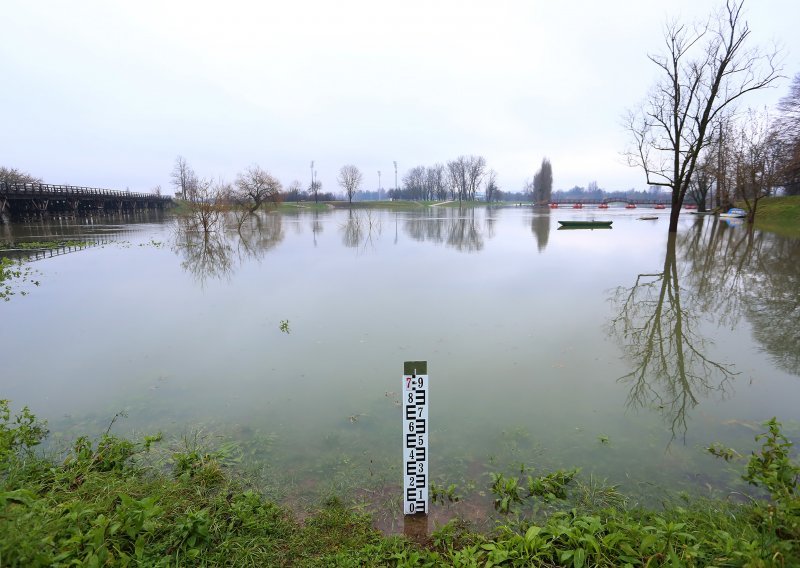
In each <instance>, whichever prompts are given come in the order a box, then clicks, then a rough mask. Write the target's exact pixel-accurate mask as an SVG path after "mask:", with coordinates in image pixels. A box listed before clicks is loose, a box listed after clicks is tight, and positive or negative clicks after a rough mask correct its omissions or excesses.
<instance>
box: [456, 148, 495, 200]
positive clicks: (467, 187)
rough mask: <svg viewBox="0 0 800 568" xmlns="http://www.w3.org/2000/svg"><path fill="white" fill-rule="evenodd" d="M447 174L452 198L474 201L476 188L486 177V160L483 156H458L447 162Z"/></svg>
mask: <svg viewBox="0 0 800 568" xmlns="http://www.w3.org/2000/svg"><path fill="white" fill-rule="evenodd" d="M447 173H448V180H449V182H450V188H451V191H452V198H453V199H456V197H458V200H459V201H462V200H472V201H474V200H475V194H476V192H477V191H478V186H480V183H481V181H482V180H483V177H484V176H485V175H486V159H485V158H484V157H483V156H459V157H458V158H456V159H455V160H452V161H450V162H447Z"/></svg>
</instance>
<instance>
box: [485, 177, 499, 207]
mask: <svg viewBox="0 0 800 568" xmlns="http://www.w3.org/2000/svg"><path fill="white" fill-rule="evenodd" d="M497 193H498V187H497V172H496V171H494V170H489V173H488V174H486V187H485V189H484V194H486V203H491V202H492V201H493V200H496V199H497Z"/></svg>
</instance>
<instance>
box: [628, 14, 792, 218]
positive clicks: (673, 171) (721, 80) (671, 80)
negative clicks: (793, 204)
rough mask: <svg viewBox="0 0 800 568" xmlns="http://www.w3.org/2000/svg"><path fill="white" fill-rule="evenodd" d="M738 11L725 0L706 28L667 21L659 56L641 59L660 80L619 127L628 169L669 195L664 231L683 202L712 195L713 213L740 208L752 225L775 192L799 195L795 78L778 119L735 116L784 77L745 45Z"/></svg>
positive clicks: (746, 32) (773, 53)
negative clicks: (626, 141) (748, 99)
mask: <svg viewBox="0 0 800 568" xmlns="http://www.w3.org/2000/svg"><path fill="white" fill-rule="evenodd" d="M743 4H744V2H743V0H727V2H726V3H725V5H724V6H723V7H722V8H721V9H720V10H719V11H718V12H717V13H716V14H714V15H713V16H712V17H711V18H710V19H709V20H708V21H707V22H706V23H704V24H697V25H694V26H690V25H687V24H685V23H682V22H679V21H677V20H675V21H671V22H669V23H668V24H667V26H666V27H665V30H664V40H665V45H666V50H665V51H664V52H663V53H659V54H654V55H649V56H648V57H649V59H650V60H651V61H652V62H653V63H654V64H655V65H656V67H657V68H658V71H659V73H660V79H659V80H658V81H657V82H656V84H655V86H654V88H653V89H651V91H650V95H648V97H647V98H646V99H645V101H644V102H643V103H642V104H641V105H640V106H639V107H637V108H635V109H633V110H631V111H629V113H628V116H627V117H626V120H625V127H626V128H627V130H628V131H629V133H630V135H631V140H632V144H631V147H629V149H628V151H627V156H628V162H629V164H630V165H631V166H635V167H639V168H641V169H643V171H644V173H645V177H646V179H647V183H648V184H650V185H655V186H661V187H664V188H666V189H668V190H669V191H670V192H671V194H672V211H671V215H670V225H669V231H670V232H676V231H677V223H678V215H679V214H680V210H681V206H682V205H683V202H684V199H685V198H686V196H687V195H691V196H692V197H694V199H695V200H696V201H697V202H698V204H700V205H705V203H706V200H707V198H708V196H709V195H712V194H713V195H715V199H716V205H718V206H721V207H727V206H729V205H730V204H732V203H733V202H734V200H741V201H744V203H745V205H746V207H747V208H748V210H749V220H750V221H751V222H752V220H753V219H754V217H755V213H756V208H757V205H758V201H759V200H760V199H761V198H762V197H764V196H767V195H770V194H771V193H773V192H774V191H775V189H776V188H778V187H783V188H785V189H786V190H787V191H788V192H789V193H793V194H796V193H798V192H800V187H798V183H799V182H800V136H799V135H798V134H799V133H798V130H800V79H798V78H797V77H795V81H794V83H793V85H792V89H791V92H790V94H789V96H788V97H787V98H785V99H784V100H783V101H782V102H781V105H780V107H779V113H780V114H779V116H778V118H777V120H773V119H770V117H769V115H768V113H767V112H766V111H763V112H759V111H753V110H748V111H746V112H742V111H741V110H740V109H738V108H737V105H739V104H740V103H741V102H742V100H743V98H744V97H745V96H746V95H747V94H748V93H751V92H754V91H758V90H761V89H764V88H767V87H770V86H772V85H773V84H774V83H775V82H776V81H777V80H778V79H780V78H781V77H782V75H781V68H780V65H779V62H778V52H777V50H775V49H772V50H766V51H765V50H762V49H760V48H758V47H753V46H750V45H748V41H749V36H750V33H751V31H750V27H749V25H748V23H747V21H746V20H744V18H743V10H742V8H743Z"/></svg>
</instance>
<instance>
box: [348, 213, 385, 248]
mask: <svg viewBox="0 0 800 568" xmlns="http://www.w3.org/2000/svg"><path fill="white" fill-rule="evenodd" d="M341 230H342V244H344V246H346V247H348V248H366V247H367V246H371V245H373V244H374V243H373V239H374V238H377V237H378V236H380V234H381V221H380V218H379V217H378V216H377V215H375V214H374V213H373V211H372V210H371V209H364V210H358V209H356V210H353V209H350V210H349V211H348V212H347V221H345V222H344V223H342V225H341Z"/></svg>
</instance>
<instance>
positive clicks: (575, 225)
mask: <svg viewBox="0 0 800 568" xmlns="http://www.w3.org/2000/svg"><path fill="white" fill-rule="evenodd" d="M613 222H614V221H559V222H558V224H559V225H561V227H559V228H560V229H610V228H611V223H613Z"/></svg>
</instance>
